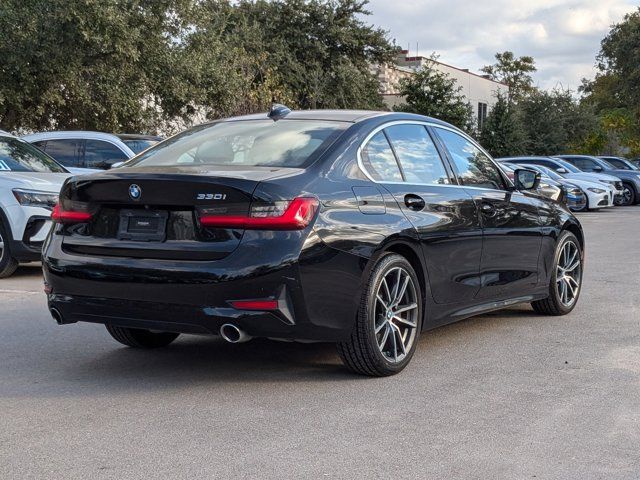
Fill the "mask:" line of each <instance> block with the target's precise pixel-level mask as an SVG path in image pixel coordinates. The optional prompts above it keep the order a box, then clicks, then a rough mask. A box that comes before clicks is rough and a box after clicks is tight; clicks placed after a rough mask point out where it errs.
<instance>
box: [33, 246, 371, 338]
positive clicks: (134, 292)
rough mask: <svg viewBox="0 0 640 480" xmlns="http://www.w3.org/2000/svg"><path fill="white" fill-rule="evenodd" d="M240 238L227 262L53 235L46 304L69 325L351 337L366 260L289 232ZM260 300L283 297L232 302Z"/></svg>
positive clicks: (46, 267)
mask: <svg viewBox="0 0 640 480" xmlns="http://www.w3.org/2000/svg"><path fill="white" fill-rule="evenodd" d="M296 242H297V243H298V245H297V246H296ZM242 243H243V246H242V247H241V248H238V249H237V250H236V251H235V252H233V253H232V254H230V255H229V256H228V257H226V258H224V259H221V260H216V261H168V260H150V259H131V258H120V257H91V256H86V255H71V254H69V253H66V252H64V251H63V250H62V248H61V241H60V240H59V239H56V238H55V234H54V235H52V238H51V239H50V240H48V241H47V243H46V244H45V247H44V258H43V270H44V278H45V282H46V283H47V285H48V286H49V287H50V288H51V290H52V292H51V293H50V294H48V303H49V308H55V309H57V310H58V311H59V312H60V315H61V317H62V323H75V322H93V323H103V324H113V325H118V326H125V327H132V328H145V329H151V330H161V331H173V332H179V333H205V334H217V333H218V332H219V329H220V326H222V325H223V324H224V323H233V324H235V325H237V326H238V327H240V328H242V329H243V330H245V331H246V332H247V334H249V335H251V336H255V337H273V338H283V339H296V340H314V341H341V340H344V339H346V338H348V336H349V335H350V333H351V330H352V327H353V322H354V320H355V315H356V312H357V308H358V305H359V299H360V288H361V285H360V283H361V277H362V275H361V274H362V268H363V262H362V259H361V258H360V257H357V256H355V255H352V254H348V253H345V252H341V251H338V250H335V249H332V248H330V247H327V246H326V245H325V244H323V243H322V242H319V241H318V239H317V237H314V238H313V239H307V241H306V242H304V244H305V245H307V244H308V245H309V246H308V247H305V246H304V245H303V246H302V249H301V246H300V238H297V239H296V238H293V236H292V235H291V234H287V235H283V236H282V238H281V239H279V241H276V242H274V243H273V244H272V245H273V248H252V247H253V246H252V243H251V239H250V238H248V239H247V238H245V239H243V242H242ZM296 251H297V252H298V254H297V255H293V256H292V254H291V253H290V252H296ZM254 299H276V300H278V308H279V310H277V311H273V312H265V311H247V310H237V309H234V308H233V307H232V306H231V304H230V303H229V302H230V301H232V300H254Z"/></svg>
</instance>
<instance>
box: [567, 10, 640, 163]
mask: <svg viewBox="0 0 640 480" xmlns="http://www.w3.org/2000/svg"><path fill="white" fill-rule="evenodd" d="M638 45H640V8H639V9H638V10H637V11H636V12H634V13H631V14H628V15H626V16H625V17H624V19H623V21H622V22H620V23H618V24H617V25H614V26H613V27H612V29H611V31H610V32H609V33H608V35H607V36H606V37H605V38H604V39H603V40H602V44H601V50H600V53H599V55H598V57H597V61H598V63H597V66H598V69H599V73H598V74H597V75H596V77H595V79H593V80H591V81H589V80H583V82H582V86H581V87H580V92H581V93H582V94H583V98H582V104H583V105H586V106H589V107H590V108H592V109H593V111H595V112H596V114H597V115H598V117H599V124H598V126H597V128H596V129H595V130H594V131H593V132H592V133H591V135H590V136H589V138H588V141H587V143H586V144H585V150H587V151H589V152H592V153H609V154H617V155H619V154H621V153H627V154H629V155H634V156H635V155H639V154H640V49H639V48H638Z"/></svg>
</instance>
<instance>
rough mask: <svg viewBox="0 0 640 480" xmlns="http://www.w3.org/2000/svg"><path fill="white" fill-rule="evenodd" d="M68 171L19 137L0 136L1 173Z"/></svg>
mask: <svg viewBox="0 0 640 480" xmlns="http://www.w3.org/2000/svg"><path fill="white" fill-rule="evenodd" d="M2 172H43V173H66V170H65V169H64V168H63V167H62V166H61V165H60V164H58V163H56V161H55V160H54V159H53V158H51V157H50V156H49V155H47V154H46V153H44V152H43V151H42V150H38V149H37V148H36V147H34V146H33V145H31V144H30V143H27V142H25V141H22V140H18V139H17V138H7V137H3V138H0V173H2Z"/></svg>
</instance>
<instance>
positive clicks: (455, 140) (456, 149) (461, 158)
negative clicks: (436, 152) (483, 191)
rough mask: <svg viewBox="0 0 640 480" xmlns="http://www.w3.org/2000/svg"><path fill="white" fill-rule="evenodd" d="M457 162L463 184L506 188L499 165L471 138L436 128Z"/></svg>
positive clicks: (455, 162) (498, 188) (456, 165)
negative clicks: (471, 140) (472, 141)
mask: <svg viewBox="0 0 640 480" xmlns="http://www.w3.org/2000/svg"><path fill="white" fill-rule="evenodd" d="M436 130H437V131H438V135H440V137H441V138H442V141H443V142H444V144H445V147H447V150H448V151H449V154H450V155H451V158H452V159H453V162H454V164H455V167H456V170H457V173H458V178H459V179H460V182H461V183H462V184H463V185H467V186H470V187H479V188H491V189H494V190H504V189H505V188H506V185H505V183H504V180H503V177H502V175H501V174H500V170H499V169H498V167H497V166H496V165H495V164H494V163H493V162H492V161H491V159H490V158H489V157H488V156H487V155H485V154H484V153H483V152H482V150H480V149H479V148H478V147H476V146H475V145H474V144H473V143H471V142H470V141H469V140H467V139H466V138H464V137H463V136H462V135H460V134H458V133H454V132H452V131H450V130H445V129H443V128H436Z"/></svg>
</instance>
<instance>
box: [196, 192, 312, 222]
mask: <svg viewBox="0 0 640 480" xmlns="http://www.w3.org/2000/svg"><path fill="white" fill-rule="evenodd" d="M317 210H318V199H317V198H313V197H298V198H296V199H294V200H291V201H290V202H275V203H274V204H271V205H252V206H251V211H250V213H249V215H220V214H217V213H216V214H214V212H215V211H216V209H211V210H210V209H206V208H203V209H200V210H198V213H199V218H200V224H201V225H202V226H203V227H218V228H243V229H248V230H302V229H304V228H306V227H307V226H308V225H309V224H310V223H311V221H312V220H313V217H314V216H315V214H316V211H317Z"/></svg>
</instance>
